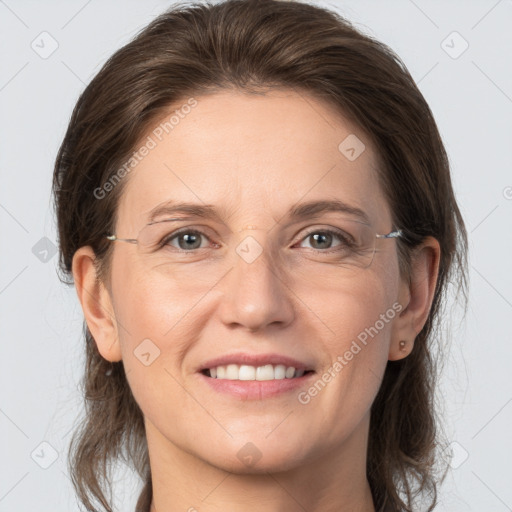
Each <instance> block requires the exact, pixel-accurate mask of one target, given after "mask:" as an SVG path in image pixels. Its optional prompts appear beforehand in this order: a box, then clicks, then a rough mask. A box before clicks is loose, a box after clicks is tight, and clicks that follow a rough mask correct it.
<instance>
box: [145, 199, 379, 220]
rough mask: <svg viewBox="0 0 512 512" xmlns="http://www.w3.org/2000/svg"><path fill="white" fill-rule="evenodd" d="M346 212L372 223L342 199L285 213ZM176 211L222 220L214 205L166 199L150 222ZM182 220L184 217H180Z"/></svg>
mask: <svg viewBox="0 0 512 512" xmlns="http://www.w3.org/2000/svg"><path fill="white" fill-rule="evenodd" d="M331 212H332V213H340V212H341V213H345V214H348V215H351V216H354V217H357V218H359V219H360V220H361V221H362V222H364V223H365V224H370V219H369V218H368V215H367V214H366V213H365V212H364V211H363V210H361V209H360V208H358V207H356V206H353V205H349V204H347V203H345V202H344V201H341V200H340V199H331V200H321V201H308V202H305V203H300V204H296V205H294V206H292V207H291V208H290V209H289V210H288V213H287V214H286V215H285V217H286V216H287V217H288V218H290V219H297V220H301V219H308V218H314V217H318V216H319V215H320V214H323V213H331ZM176 213H185V214H188V215H189V216H191V217H199V218H205V219H212V220H221V221H222V219H221V215H220V214H219V213H218V212H217V210H216V208H215V206H214V205H211V204H197V203H186V202H179V201H173V200H170V201H166V202H165V203H163V204H160V205H158V206H156V207H155V208H153V209H152V210H151V211H150V212H149V222H150V223H151V222H154V221H155V220H156V219H157V218H158V217H161V216H163V215H166V216H169V215H174V214H176ZM180 220H182V219H180ZM183 220H184V219H183Z"/></svg>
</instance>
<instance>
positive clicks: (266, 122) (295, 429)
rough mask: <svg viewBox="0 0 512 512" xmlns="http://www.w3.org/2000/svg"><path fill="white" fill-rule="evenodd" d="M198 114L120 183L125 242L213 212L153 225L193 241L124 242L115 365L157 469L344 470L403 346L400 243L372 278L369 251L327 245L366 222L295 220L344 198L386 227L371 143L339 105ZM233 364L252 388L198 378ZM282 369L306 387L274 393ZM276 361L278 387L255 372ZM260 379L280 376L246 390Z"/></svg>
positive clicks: (118, 255) (237, 97)
mask: <svg viewBox="0 0 512 512" xmlns="http://www.w3.org/2000/svg"><path fill="white" fill-rule="evenodd" d="M195 100H196V101H197V103H196V104H194V106H193V107H192V108H188V107H185V108H181V109H180V106H181V105H176V106H175V107H173V108H175V109H176V110H178V112H179V113H180V115H177V117H175V118H174V119H173V121H172V122H169V119H170V117H171V115H172V113H169V115H167V116H166V117H165V118H164V119H162V120H159V122H158V123H155V126H154V127H153V128H152V130H151V131H150V132H148V133H147V134H146V136H145V137H144V138H143V140H142V141H141V144H140V146H141V147H142V146H143V145H145V146H146V148H147V149H146V150H144V149H143V150H142V151H139V152H138V155H139V156H141V155H142V154H145V156H141V158H140V162H139V163H138V164H137V165H136V167H135V168H134V169H130V171H129V172H128V173H127V176H126V177H125V178H123V179H126V180H128V182H127V183H126V185H127V186H126V188H125V189H124V191H123V195H122V197H121V200H120V203H119V207H118V221H117V226H116V235H117V236H118V237H120V238H136V237H137V236H138V233H139V232H140V230H141V228H143V227H144V226H145V225H146V224H147V223H148V222H149V220H150V215H151V213H152V210H154V209H155V207H161V206H163V205H166V203H168V204H167V206H169V205H170V203H171V202H172V203H173V204H175V203H182V202H183V203H193V204H194V205H197V206H198V207H201V208H204V207H205V206H207V205H208V208H209V209H210V210H211V211H213V212H215V215H213V216H206V217H204V216H199V215H198V212H194V211H191V210H185V211H183V210H179V209H178V210H176V211H170V210H167V211H164V212H163V213H160V214H158V216H157V217H156V220H163V219H166V218H181V219H184V218H185V217H186V220H181V221H175V222H167V223H163V224H160V226H161V225H164V226H166V227H167V232H169V233H171V232H174V231H176V230H178V229H180V230H182V229H183V228H187V229H185V231H187V232H188V235H187V234H183V233H182V235H181V236H178V237H174V238H173V239H172V240H169V242H168V244H169V245H167V246H165V247H163V248H161V249H158V250H156V251H154V252H151V251H149V250H148V249H147V248H144V247H143V246H142V245H140V246H137V245H134V244H130V243H122V242H116V243H115V247H114V253H113V260H112V273H111V288H110V293H111V300H112V308H113V312H114V316H115V320H116V328H117V336H118V342H116V344H115V345H114V346H113V347H111V350H110V352H109V354H110V355H111V356H112V357H114V355H115V354H116V353H117V352H116V351H118V356H119V358H122V360H123V364H124V367H125V370H126V373H127V378H128V381H129V385H130V387H131V389H132V391H133V394H134V397H135V399H136V401H137V402H138V404H139V406H140V408H141V410H142V412H143V414H144V417H145V422H146V429H147V436H148V443H149V444H150V446H151V447H153V450H154V451H153V453H156V450H158V453H159V454H160V456H162V457H164V458H165V457H166V455H171V454H172V455H175V454H176V453H178V452H179V453H186V454H188V456H190V455H192V456H194V457H197V458H198V459H200V460H202V461H205V462H207V463H209V464H211V465H213V466H215V467H220V468H223V469H225V470H228V471H234V472H255V471H260V470H261V471H278V470H286V469H289V468H292V467H295V466H299V465H302V464H304V463H305V462H313V461H314V460H315V459H321V458H325V456H326V455H328V454H333V453H339V452H340V451H342V450H345V453H346V455H347V457H350V456H351V455H350V454H352V455H353V454H354V452H353V449H352V448H349V446H352V447H354V446H356V445H357V446H359V448H360V447H361V446H364V445H365V443H366V441H367V438H366V435H367V426H368V420H369V409H370V406H371V404H372V402H373V400H374V398H375V396H376V393H377V391H378V388H379V385H380V383H381V379H382V376H383V372H384V369H385V366H386V362H387V360H388V356H389V353H390V343H391V341H393V343H398V342H397V341H396V339H394V335H393V329H394V327H393V326H394V323H395V320H396V318H397V317H398V316H399V311H400V308H401V305H400V304H399V299H400V283H401V281H400V277H399V272H398V260H397V252H396V242H395V241H394V240H393V239H388V240H385V239H384V240H377V245H376V247H377V249H376V252H375V254H374V257H373V261H372V262H371V265H370V266H368V267H366V268H363V267H364V266H362V265H360V264H358V259H357V258H358V257H363V258H364V254H363V255H362V256H361V255H357V254H355V255H354V254H351V255H349V256H346V260H343V257H342V256H341V255H340V254H345V253H344V252H343V251H342V252H341V253H339V252H336V248H337V247H338V248H339V247H340V244H343V240H341V239H339V238H337V236H336V235H329V234H325V229H334V230H336V229H342V228H344V227H345V226H347V225H348V226H353V227H354V228H356V229H357V226H358V224H357V222H354V221H358V220H360V217H358V216H357V215H356V214H354V213H353V212H352V213H348V212H343V211H325V212H317V213H316V214H315V216H314V217H313V216H312V215H311V214H310V215H306V216H291V213H290V212H291V210H292V209H297V207H298V206H300V205H302V204H304V203H312V202H319V201H339V202H343V203H345V204H346V205H349V206H350V207H353V208H358V209H360V210H362V211H363V212H364V213H365V214H366V216H367V217H368V219H369V222H370V224H371V227H372V228H373V229H374V230H375V232H377V233H381V234H384V233H388V232H389V231H391V230H392V227H393V226H392V223H391V212H390V210H389V207H388V205H387V202H386V200H385V198H384V196H383V193H382V190H381V188H380V186H379V183H378V180H377V166H378V161H377V156H376V154H375V152H374V149H373V147H372V144H371V143H370V141H369V140H368V139H367V138H366V136H365V135H364V134H363V133H362V132H361V131H360V130H359V129H357V128H356V127H355V126H353V125H352V124H350V123H348V122H346V121H345V120H343V119H342V118H340V116H339V115H338V114H337V113H335V112H334V111H333V109H331V108H329V106H327V105H325V104H323V103H322V102H320V101H318V100H315V99H313V98H312V97H309V96H306V95H302V94H298V93H296V92H291V91H279V92H277V91H273V92H271V93H268V94H266V95H247V94H243V93H239V92H222V93H216V94H212V95H208V96H199V97H196V98H195ZM183 104H187V103H186V100H184V102H183ZM190 104H191V103H189V105H190ZM177 119H179V122H177V121H176V120H177ZM165 122H167V123H168V124H167V125H165V124H161V123H165ZM347 137H348V138H347ZM356 137H357V138H356ZM362 144H364V146H363V145H362ZM136 149H140V148H136ZM347 219H349V220H350V222H349V223H347ZM312 228H314V229H312ZM190 230H193V232H192V233H190ZM323 230H324V231H323ZM197 232H200V234H198V233H197ZM310 232H312V233H310ZM145 233H146V235H141V236H142V238H143V239H144V240H147V237H148V233H151V232H150V231H148V230H146V231H145ZM155 233H157V231H155V232H154V233H153V234H152V235H151V236H154V234H155ZM158 233H160V232H159V231H158ZM315 234H316V235H317V236H316V237H315ZM149 238H151V237H149ZM180 250H181V252H180ZM329 250H330V251H331V252H326V251H329ZM185 252H187V253H185ZM358 265H359V266H358ZM270 355H272V356H270ZM260 356H261V359H259V360H258V359H251V357H253V358H257V357H260ZM230 357H231V359H227V361H226V363H227V362H229V363H230V364H236V363H237V361H238V363H239V364H240V365H242V364H243V365H244V368H242V370H241V374H237V373H236V371H237V369H238V368H237V367H236V366H231V367H230V368H229V369H228V370H227V372H228V374H229V375H231V376H238V377H235V379H236V380H229V379H226V378H217V379H215V380H214V379H213V378H212V377H210V376H207V375H205V374H204V373H206V372H204V371H203V370H205V369H206V368H207V367H210V366H212V365H213V366H214V367H217V366H226V365H223V364H222V359H223V358H230ZM287 358H288V359H293V360H295V361H297V363H296V366H300V365H303V366H304V369H305V370H309V371H310V373H306V374H305V375H304V376H302V377H296V378H292V379H290V378H287V377H286V376H285V378H284V379H276V378H275V377H276V376H277V377H279V376H282V372H283V371H285V370H286V368H288V367H289V366H294V364H292V362H291V361H290V360H288V361H287V360H286V359H287ZM213 360H216V361H215V362H212V363H209V361H213ZM280 361H281V364H284V367H285V370H283V368H277V370H276V368H275V366H273V369H274V372H275V373H273V374H272V373H269V374H266V373H265V371H262V370H253V368H252V367H258V366H265V365H266V364H269V363H273V364H274V365H277V364H278V363H279V362H280ZM299 363H300V364H299ZM258 371H259V372H260V373H259V375H260V377H261V378H269V379H270V380H263V381H259V380H257V381H254V380H250V381H249V380H240V378H241V375H242V376H244V377H245V376H247V378H254V374H255V372H258ZM311 371H312V372H311ZM218 372H219V375H221V376H222V375H223V374H222V373H221V372H222V370H218ZM230 372H234V373H230ZM291 372H293V370H291ZM276 373H277V375H276ZM272 375H273V377H274V378H273V377H272ZM288 375H291V374H290V373H288ZM214 384H215V385H214Z"/></svg>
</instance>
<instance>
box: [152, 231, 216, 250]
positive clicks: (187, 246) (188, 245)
mask: <svg viewBox="0 0 512 512" xmlns="http://www.w3.org/2000/svg"><path fill="white" fill-rule="evenodd" d="M201 237H202V238H203V239H206V240H210V239H209V238H208V237H207V236H206V235H205V234H204V233H201V231H196V230H194V229H187V230H183V231H178V232H177V233H173V234H172V235H169V236H167V237H165V238H164V239H163V240H162V243H161V244H162V246H165V245H170V246H172V247H176V245H175V244H174V243H172V242H173V241H174V240H176V241H177V243H178V247H176V249H180V250H182V251H189V250H194V249H201V248H203V247H204V246H202V244H201Z"/></svg>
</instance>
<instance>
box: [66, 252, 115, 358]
mask: <svg viewBox="0 0 512 512" xmlns="http://www.w3.org/2000/svg"><path fill="white" fill-rule="evenodd" d="M95 258H96V255H95V253H94V251H93V249H92V247H89V246H84V247H80V249H78V250H77V251H76V252H75V254H74V256H73V266H72V271H73V278H74V281H75V288H76V293H77V295H78V300H79V301H80V303H81V305H82V310H83V312H84V316H85V320H86V322H87V326H88V327H89V331H90V332H91V334H92V337H93V338H94V341H95V342H96V345H97V347H98V351H99V353H100V354H101V355H102V357H103V358H105V359H106V360H107V361H110V362H116V361H120V360H121V359H122V356H121V347H120V344H119V336H118V333H117V323H116V321H115V315H114V308H113V307H112V301H111V298H110V294H109V291H108V290H107V288H106V286H105V284H104V283H102V282H101V281H100V280H99V279H98V277H97V274H96V268H95V267H94V260H95Z"/></svg>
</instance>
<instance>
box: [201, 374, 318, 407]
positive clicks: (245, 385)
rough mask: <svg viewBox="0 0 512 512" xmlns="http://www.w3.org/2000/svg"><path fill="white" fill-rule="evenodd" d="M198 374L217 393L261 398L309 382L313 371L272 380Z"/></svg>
mask: <svg viewBox="0 0 512 512" xmlns="http://www.w3.org/2000/svg"><path fill="white" fill-rule="evenodd" d="M198 375H199V377H200V378H201V379H203V380H204V381H205V382H206V384H208V385H209V386H210V387H211V388H212V389H213V390H215V391H218V392H219V393H225V394H228V395H232V396H235V397H237V398H239V399H240V400H262V399H264V398H272V397H274V396H278V395H281V394H284V393H289V392H291V391H294V390H297V389H299V388H301V387H303V386H305V385H306V384H309V381H310V380H311V377H313V375H315V373H314V372H311V373H306V374H305V375H303V376H302V377H295V378H293V379H286V378H285V379H273V380H228V379H214V378H212V377H207V376H206V375H203V374H202V373H199V374H198Z"/></svg>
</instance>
